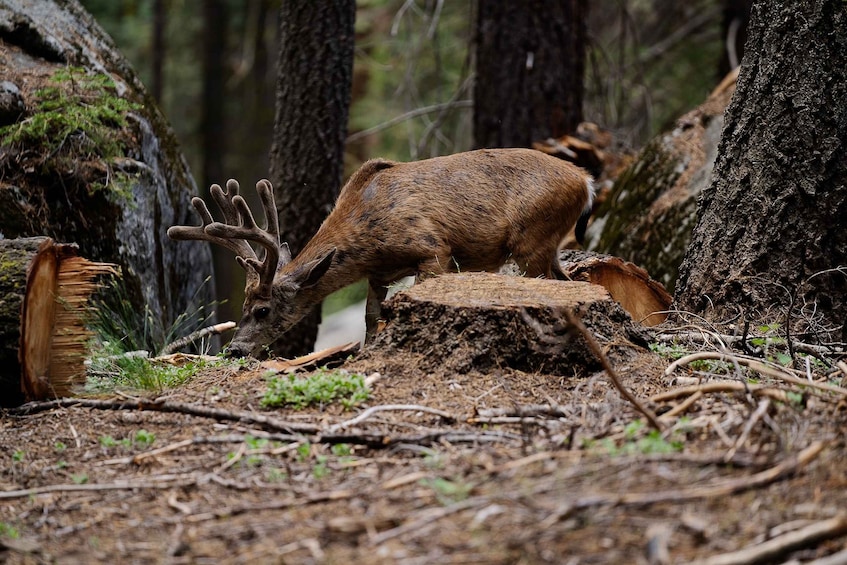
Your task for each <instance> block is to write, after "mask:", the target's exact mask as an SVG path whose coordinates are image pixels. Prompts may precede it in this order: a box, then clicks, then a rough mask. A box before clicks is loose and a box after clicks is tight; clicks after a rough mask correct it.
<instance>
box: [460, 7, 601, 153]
mask: <svg viewBox="0 0 847 565" xmlns="http://www.w3.org/2000/svg"><path fill="white" fill-rule="evenodd" d="M477 9H478V14H477V44H476V83H475V85H474V116H473V133H474V145H475V146H476V147H477V148H485V147H530V145H531V143H532V142H533V141H538V140H543V139H547V138H548V137H561V136H563V135H565V134H568V133H571V132H573V131H574V130H575V129H576V126H577V125H578V124H579V123H580V122H581V121H582V95H583V87H582V80H583V74H584V68H585V33H586V32H585V29H586V25H585V21H586V17H587V10H588V4H587V2H586V1H585V0H555V1H553V2H544V1H541V0H527V1H524V2H502V1H500V0H480V2H479V3H478V8H477Z"/></svg>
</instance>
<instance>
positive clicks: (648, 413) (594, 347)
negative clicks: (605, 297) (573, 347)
mask: <svg viewBox="0 0 847 565" xmlns="http://www.w3.org/2000/svg"><path fill="white" fill-rule="evenodd" d="M564 314H565V320H567V322H568V323H569V324H570V325H572V326H573V327H575V328H576V329H577V330H579V332H580V333H581V334H582V337H584V338H585V342H586V343H587V344H588V348H589V349H590V350H591V352H592V353H594V355H595V356H596V357H597V359H598V360H599V361H600V364H601V365H602V366H603V369H604V370H605V371H606V374H607V375H609V379H611V381H612V384H613V385H615V388H616V389H618V392H620V393H621V396H623V397H624V398H625V399H627V400H628V401H629V402H630V404H632V405H633V406H635V409H636V410H638V411H639V412H641V413H642V414H644V417H645V418H647V420H648V421H649V422H650V425H651V426H653V427H654V428H656V430H658V431H659V432H661V431H662V429H663V426H662V423H661V422H660V421H659V419H658V418H657V417H656V415H655V414H654V413H653V411H652V410H650V409H649V408H647V407H646V406H644V405H643V404H642V403H641V401H640V400H638V399H637V398H636V397H635V395H633V394H632V393H631V392H629V390H628V389H627V388H626V387H625V386H624V385H623V383H622V382H621V380H620V378H618V374H617V373H616V372H615V370H614V368H612V364H611V363H610V362H609V359H608V358H607V357H606V354H605V353H603V349H602V348H601V347H600V344H599V343H597V340H596V339H594V336H593V335H592V334H591V332H590V331H588V328H586V327H585V324H583V323H582V320H580V319H579V318H578V317H577V316H575V315H574V313H573V312H571V311H570V310H564Z"/></svg>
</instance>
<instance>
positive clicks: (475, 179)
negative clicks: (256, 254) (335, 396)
mask: <svg viewBox="0 0 847 565" xmlns="http://www.w3.org/2000/svg"><path fill="white" fill-rule="evenodd" d="M590 187H591V179H590V176H589V175H588V174H587V173H586V172H585V171H583V170H582V169H580V168H578V167H576V166H574V165H572V164H570V163H568V162H565V161H562V160H560V159H557V158H554V157H550V156H547V155H545V154H543V153H541V152H538V151H534V150H529V149H482V150H478V151H470V152H466V153H458V154H455V155H450V156H445V157H437V158H434V159H427V160H424V161H416V162H410V163H396V162H391V161H385V160H381V159H375V160H371V161H368V162H367V163H365V164H364V165H362V167H361V168H360V169H359V170H358V171H357V172H356V173H354V174H353V176H351V177H350V180H349V181H348V182H347V184H346V185H345V186H344V187H343V188H342V190H341V193H340V194H339V197H338V200H337V201H336V205H335V209H334V210H333V211H332V212H331V213H330V215H329V216H328V217H327V218H326V220H325V221H324V222H323V224H322V225H321V227H320V228H319V229H318V232H317V233H316V234H315V236H314V237H313V238H312V239H311V240H310V241H309V242H308V243H307V244H306V246H305V247H304V249H303V250H302V251H301V252H300V253H299V254H298V256H297V257H296V258H295V259H294V260H292V261H291V262H289V263H287V264H285V265H281V266H280V268H279V270H278V271H277V273H276V276H275V278H274V281H273V286H272V288H271V289H270V295H267V292H256V290H257V288H258V287H256V288H254V289H252V292H251V288H249V287H248V289H247V292H246V295H247V297H246V299H245V303H244V318H243V319H242V321H241V324H240V329H239V331H238V332H237V334H236V336H235V338H234V339H233V344H232V346H231V347H232V349H233V350H235V352H236V353H237V354H243V353H248V354H253V355H256V354H257V353H259V352H261V349H262V347H263V346H267V345H269V344H271V343H273V342H274V341H276V339H278V338H279V337H280V336H281V335H282V334H283V333H284V332H285V331H287V330H288V329H289V328H290V327H291V326H292V325H294V324H295V323H296V322H297V321H298V320H299V319H300V318H302V317H303V316H304V315H305V314H306V313H308V311H309V310H310V309H311V308H312V307H313V306H314V305H315V304H318V303H320V302H321V301H322V300H323V299H324V298H325V297H326V296H327V295H329V294H330V293H332V292H334V291H336V290H338V289H340V288H343V287H344V286H347V285H348V284H350V283H353V282H356V281H358V280H360V279H362V278H367V279H368V281H369V284H370V290H371V297H370V298H371V299H373V300H379V299H382V298H384V296H385V287H386V286H387V285H389V284H390V283H392V282H394V281H396V280H398V279H400V278H402V277H404V276H408V275H418V276H430V275H434V274H440V273H444V272H447V271H496V270H498V269H499V268H500V267H501V266H502V265H503V263H504V262H506V261H507V260H509V259H512V260H514V261H515V262H516V263H517V265H518V268H519V269H520V270H521V272H522V273H523V274H525V275H526V276H528V277H538V276H545V277H548V278H551V277H553V276H554V275H561V270H560V268H559V267H558V264H557V262H556V253H557V251H558V247H559V243H560V242H561V241H562V239H563V238H564V236H565V235H566V234H567V232H568V231H569V230H570V229H571V228H572V227H573V226H574V224H575V223H576V221H577V218H578V217H579V216H580V214H581V213H582V212H583V210H584V209H585V208H586V207H587V205H588V204H589V202H590V198H591V196H592V192H591V188H590ZM262 308H264V310H263V311H262V312H261V314H262V316H261V319H258V318H259V317H257V316H255V315H254V313H255V312H257V310H259V309H262ZM268 309H270V311H271V312H270V314H268ZM373 310H374V307H373V306H372V305H369V312H373ZM368 322H369V332H371V331H372V323H371V322H373V320H370V319H369V320H368Z"/></svg>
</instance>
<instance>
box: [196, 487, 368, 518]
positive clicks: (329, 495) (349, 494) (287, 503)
mask: <svg viewBox="0 0 847 565" xmlns="http://www.w3.org/2000/svg"><path fill="white" fill-rule="evenodd" d="M358 494H359V491H356V490H336V491H330V492H319V493H315V494H307V495H303V494H298V495H297V496H291V497H288V498H284V499H282V500H274V501H270V502H265V503H256V502H251V503H249V504H242V505H239V506H229V507H224V508H220V509H218V510H213V511H211V512H203V513H201V514H192V515H191V516H186V517H185V518H184V520H185V521H186V522H191V523H196V522H204V521H206V520H216V519H218V518H223V517H229V516H236V515H239V514H247V513H252V512H259V511H262V510H285V509H287V508H293V507H296V506H307V505H310V504H318V503H321V502H331V501H333V500H344V499H347V498H353V497H354V496H356V495H358Z"/></svg>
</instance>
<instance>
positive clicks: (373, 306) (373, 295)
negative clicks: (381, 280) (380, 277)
mask: <svg viewBox="0 0 847 565" xmlns="http://www.w3.org/2000/svg"><path fill="white" fill-rule="evenodd" d="M387 293H388V286H386V285H384V284H377V283H375V282H374V281H368V299H367V301H366V302H365V343H370V342H372V341H373V339H374V337H376V334H377V333H378V332H379V317H380V314H381V313H382V301H383V300H385V295H386V294H387Z"/></svg>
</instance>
